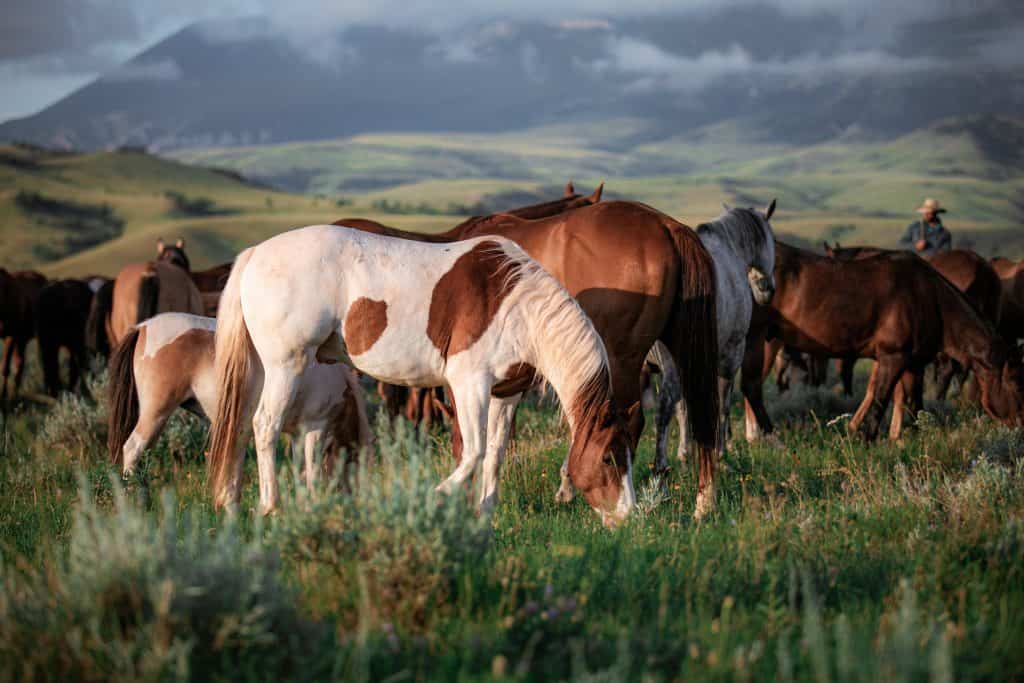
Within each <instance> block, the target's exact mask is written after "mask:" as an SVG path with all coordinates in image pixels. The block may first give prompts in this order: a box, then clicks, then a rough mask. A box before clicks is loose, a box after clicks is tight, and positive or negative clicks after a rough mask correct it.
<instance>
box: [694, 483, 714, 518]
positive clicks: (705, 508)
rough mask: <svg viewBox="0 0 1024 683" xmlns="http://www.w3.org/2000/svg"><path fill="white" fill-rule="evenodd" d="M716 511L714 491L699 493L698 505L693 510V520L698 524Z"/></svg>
mask: <svg viewBox="0 0 1024 683" xmlns="http://www.w3.org/2000/svg"><path fill="white" fill-rule="evenodd" d="M714 509H715V494H714V489H711V490H704V491H700V492H698V493H697V505H696V507H695V508H694V510H693V519H694V520H695V521H697V522H700V521H702V520H703V519H705V518H706V517H708V516H709V515H710V514H711V513H712V512H713V511H714Z"/></svg>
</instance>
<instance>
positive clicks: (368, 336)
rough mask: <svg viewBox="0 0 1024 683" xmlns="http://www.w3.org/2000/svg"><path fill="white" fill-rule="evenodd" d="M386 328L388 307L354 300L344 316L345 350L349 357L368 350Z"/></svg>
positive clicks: (360, 298)
mask: <svg viewBox="0 0 1024 683" xmlns="http://www.w3.org/2000/svg"><path fill="white" fill-rule="evenodd" d="M387 326H388V305H387V304H386V303H385V302H383V301H375V300H373V299H367V298H366V297H365V296H363V297H359V298H358V299H356V300H355V301H354V302H353V303H352V305H351V306H350V307H349V309H348V313H347V314H346V315H345V326H344V328H343V334H344V336H345V348H346V349H347V350H348V352H349V355H352V356H358V355H359V354H361V353H366V352H367V351H369V350H370V347H372V346H373V345H374V344H376V343H377V340H378V339H380V336H381V335H382V334H384V330H385V329H386V328H387Z"/></svg>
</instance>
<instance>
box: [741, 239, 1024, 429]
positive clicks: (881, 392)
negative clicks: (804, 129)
mask: <svg viewBox="0 0 1024 683" xmlns="http://www.w3.org/2000/svg"><path fill="white" fill-rule="evenodd" d="M775 281H776V291H775V297H774V298H773V299H772V303H771V305H770V306H767V307H762V309H761V310H760V311H759V315H757V316H755V318H756V321H757V322H756V326H755V325H753V324H752V327H751V329H752V334H754V335H756V337H759V338H760V339H761V340H763V339H766V338H775V339H780V340H781V341H782V342H783V343H785V344H789V345H791V346H794V347H796V348H798V349H801V350H805V351H809V352H812V353H817V354H824V355H828V356H830V357H838V358H841V357H845V356H857V357H858V358H873V359H875V361H876V363H875V367H874V370H873V371H872V373H871V380H870V383H869V385H868V390H867V393H866V395H865V397H864V400H863V402H862V403H861V405H860V408H859V409H858V410H857V413H856V414H855V415H854V417H853V419H852V420H851V422H850V424H849V428H850V430H851V431H861V432H862V434H863V435H864V436H865V437H867V438H869V439H871V438H874V437H875V436H876V435H877V433H878V427H879V423H880V422H881V419H882V414H883V412H884V410H885V408H886V406H887V405H888V403H889V400H890V398H891V397H892V394H893V391H894V388H895V386H896V383H897V382H900V381H901V380H902V381H904V382H905V383H907V384H909V385H911V386H908V387H907V389H906V391H907V393H908V396H910V397H911V399H912V400H916V398H917V396H918V395H919V388H918V389H917V391H915V387H913V386H912V384H913V381H914V379H915V377H919V376H920V373H921V372H922V371H923V369H924V367H925V365H927V364H928V363H929V362H931V361H932V360H933V359H934V358H935V356H936V355H937V354H939V353H945V354H947V355H949V356H950V357H952V358H953V359H955V360H956V361H958V362H959V363H961V364H962V365H963V366H964V367H967V368H969V369H971V370H973V371H974V372H975V374H976V375H977V377H978V379H979V382H980V384H981V390H982V397H981V403H982V407H983V408H984V409H985V411H986V412H988V413H989V415H991V416H992V417H994V418H996V419H998V420H1000V421H1002V422H1005V423H1009V424H1017V423H1019V422H1020V420H1021V417H1022V408H1024V393H1022V392H1024V383H1022V381H1024V378H1022V375H1021V368H1020V361H1019V358H1018V357H1017V356H1016V355H1015V354H1010V352H1009V351H1010V350H1009V348H1008V346H1007V344H1006V343H1005V341H1004V340H1003V339H1002V338H1001V337H999V336H998V335H997V334H996V333H995V328H994V327H993V326H992V323H991V322H989V321H988V320H986V319H985V318H984V317H983V316H982V315H981V314H980V313H979V312H978V311H977V310H976V309H975V307H974V306H973V305H972V304H971V303H970V302H969V301H968V300H967V298H966V297H965V296H964V295H963V293H961V292H960V291H959V290H958V289H957V288H956V287H954V286H953V285H952V284H951V283H950V282H949V281H948V280H947V279H946V278H945V277H943V276H942V275H940V274H939V273H938V272H937V271H936V270H935V269H934V268H932V267H930V266H929V265H928V264H927V263H926V262H925V261H923V260H922V259H919V258H918V257H917V256H915V255H913V254H910V253H892V254H878V255H875V256H869V257H865V258H863V259H858V260H853V261H840V260H837V259H833V258H829V257H824V256H818V255H817V254H813V253H811V252H808V251H804V250H802V249H797V248H795V247H791V246H789V245H787V244H784V243H782V242H777V243H776V250H775ZM748 348H751V349H752V351H753V352H752V353H750V354H748V358H747V359H745V360H744V371H743V393H744V396H745V397H746V398H747V401H748V405H747V408H748V412H747V415H748V435H750V434H751V433H752V432H755V429H753V428H752V426H751V425H750V424H749V422H750V420H751V419H752V418H753V419H756V421H757V427H759V428H760V429H762V430H764V431H770V430H771V421H770V419H769V418H768V414H767V411H766V410H765V408H764V403H763V400H762V399H761V396H760V386H761V382H762V378H763V371H764V357H763V351H762V349H763V346H761V345H758V344H751V345H748ZM902 408H903V406H902V405H898V406H897V414H896V415H894V416H893V421H894V428H895V429H896V431H898V427H899V425H900V424H901V422H902ZM890 433H892V432H890Z"/></svg>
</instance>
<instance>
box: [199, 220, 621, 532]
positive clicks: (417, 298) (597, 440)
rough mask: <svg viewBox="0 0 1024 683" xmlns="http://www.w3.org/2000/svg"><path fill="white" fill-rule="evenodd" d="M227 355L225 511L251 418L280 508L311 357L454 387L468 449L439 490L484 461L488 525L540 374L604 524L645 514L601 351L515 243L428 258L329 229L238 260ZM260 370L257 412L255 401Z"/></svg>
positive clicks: (269, 244)
mask: <svg viewBox="0 0 1024 683" xmlns="http://www.w3.org/2000/svg"><path fill="white" fill-rule="evenodd" d="M215 357H216V364H217V384H218V385H219V386H221V387H222V388H223V391H222V393H221V396H220V400H219V401H218V403H217V411H216V417H215V418H214V420H213V431H212V435H211V445H210V460H209V463H210V472H211V484H212V487H213V490H214V493H215V504H216V505H217V506H218V507H220V506H224V505H228V506H229V507H230V508H234V507H235V506H236V505H237V501H238V497H239V478H240V468H239V465H240V463H241V461H242V451H241V449H240V448H239V445H240V444H241V443H242V441H241V440H240V439H239V438H238V437H239V432H240V431H241V430H242V427H243V423H244V422H246V421H247V420H248V418H249V417H250V416H251V415H254V417H253V419H252V425H253V428H254V431H255V437H256V450H257V454H258V464H259V471H260V503H261V510H262V511H263V512H268V511H270V510H271V509H273V508H274V506H275V505H276V504H277V501H278V492H277V481H276V477H275V473H274V444H275V443H276V441H277V436H278V433H279V432H280V430H281V426H282V424H283V420H284V418H285V416H286V415H287V414H288V410H289V407H290V406H291V404H292V403H293V402H294V400H295V396H296V392H297V388H298V382H299V377H300V376H301V373H302V370H303V369H304V368H305V367H306V365H307V364H308V363H310V362H312V360H313V359H317V360H320V361H323V362H330V361H346V362H349V361H350V362H351V364H352V365H353V366H354V367H356V368H358V369H359V370H361V371H362V372H364V373H366V374H368V375H370V376H372V377H376V378H377V379H380V380H383V381H385V382H389V383H391V384H405V385H410V386H427V387H432V386H443V385H447V386H449V387H451V390H452V393H453V395H454V397H455V404H456V406H457V407H458V411H459V416H460V419H461V421H462V429H463V436H464V439H465V444H464V445H465V450H464V456H463V458H462V461H461V462H460V463H459V465H458V466H457V467H456V468H455V471H454V472H452V474H451V475H450V476H449V477H448V478H447V479H445V480H444V482H442V483H441V484H440V486H439V489H440V490H442V491H445V492H451V491H453V490H454V489H455V488H457V487H458V486H461V485H462V484H463V483H464V482H466V480H467V479H469V477H470V476H471V475H472V474H473V472H474V470H475V469H476V467H477V465H478V463H479V462H480V461H481V459H482V460H483V480H482V487H481V489H482V490H481V494H480V499H479V501H480V508H481V510H482V511H487V510H490V509H492V508H493V507H494V505H495V503H496V502H497V495H498V473H499V470H500V467H501V462H502V459H503V457H504V453H505V449H506V446H507V441H508V434H509V428H510V426H511V421H512V410H511V409H512V408H513V407H514V405H515V404H514V402H511V401H509V400H508V399H507V398H503V397H508V396H509V395H510V393H511V392H515V391H517V389H516V388H517V387H518V385H519V384H520V383H522V382H524V381H526V382H529V381H532V379H533V377H534V375H535V374H540V375H541V376H543V377H544V378H546V379H547V381H548V382H549V383H550V384H551V386H552V387H553V388H554V390H555V392H556V393H557V394H558V396H559V399H560V401H561V404H562V407H563V409H564V411H565V413H566V416H567V418H568V422H569V427H570V429H571V431H572V446H571V456H570V463H569V466H570V469H571V472H572V476H573V480H574V481H575V482H576V483H577V485H578V486H579V487H580V489H581V491H582V492H583V495H584V496H585V497H586V499H587V500H588V502H589V503H590V504H591V505H592V506H593V507H594V509H595V510H597V511H598V512H599V513H600V514H601V516H602V519H603V520H604V522H605V523H606V524H614V523H616V522H618V521H619V520H621V519H623V518H624V517H625V516H626V515H628V514H629V512H630V510H631V509H632V507H633V505H634V503H635V496H634V493H633V484H632V453H631V447H630V440H629V435H628V432H627V430H626V424H625V420H624V419H623V417H621V416H620V414H619V413H618V412H617V411H616V408H615V404H614V403H613V401H612V384H611V374H610V372H609V365H608V356H607V354H606V352H605V348H604V344H603V343H602V341H601V337H600V336H599V335H598V334H597V332H596V331H595V330H594V326H593V325H592V324H591V322H590V320H589V319H588V318H587V316H586V314H584V312H583V311H582V310H581V309H580V307H579V305H578V304H577V303H576V302H575V300H574V299H573V298H572V297H571V296H570V295H569V293H568V292H566V291H565V289H564V288H563V287H562V286H561V285H560V284H559V283H558V281H557V280H555V279H554V278H553V277H551V276H550V275H549V274H548V273H547V272H545V271H544V269H543V268H541V267H540V266H539V265H538V264H537V263H536V262H535V261H533V260H532V259H531V258H530V257H529V256H527V255H526V253H525V252H524V251H523V250H522V249H520V248H519V247H518V246H517V245H516V244H514V243H513V242H511V241H509V240H506V239H502V238H497V237H489V238H483V239H475V240H467V241H463V242H458V243H452V244H435V245H428V244H421V243H414V242H410V241H408V240H402V239H394V238H388V237H381V236H379V235H371V234H367V233H365V232H360V231H357V230H352V229H349V228H343V227H338V226H326V225H323V226H311V227H307V228H301V229H298V230H292V231H291V232H286V233H283V234H280V235H277V236H276V237H273V238H271V239H269V240H267V241H266V242H263V243H262V244H259V245H257V246H255V247H252V248H250V249H247V250H246V251H244V252H242V253H241V254H240V255H239V257H238V259H237V260H236V261H235V267H234V268H233V269H232V271H231V277H230V278H228V286H227V289H225V290H224V294H223V295H222V297H221V305H220V310H219V311H218V325H217V335H216V353H215ZM261 369H262V373H263V375H264V377H265V379H264V382H263V390H262V393H261V394H260V395H259V402H258V406H256V407H255V410H253V400H252V399H253V398H255V396H254V395H250V393H253V394H254V393H255V392H250V391H249V390H248V387H250V386H251V382H252V379H253V377H254V376H255V375H257V374H259V372H260V370H261ZM492 394H493V397H492ZM633 409H634V410H635V409H636V406H634V408H633ZM485 451H486V455H485Z"/></svg>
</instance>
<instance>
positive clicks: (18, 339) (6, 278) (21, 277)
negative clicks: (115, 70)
mask: <svg viewBox="0 0 1024 683" xmlns="http://www.w3.org/2000/svg"><path fill="white" fill-rule="evenodd" d="M45 285H46V278H45V277H44V276H43V275H41V274H40V273H37V272H35V271H32V270H19V271H15V272H13V273H10V272H8V271H6V270H4V269H3V268H0V341H3V345H4V355H3V377H2V378H0V382H2V384H0V404H6V402H7V378H8V377H9V376H10V372H11V365H12V364H13V366H14V386H13V387H12V388H11V394H10V395H11V398H14V397H15V396H17V394H18V389H19V388H20V387H21V377H22V373H23V372H24V370H25V347H26V346H28V343H29V341H31V339H32V337H34V336H35V334H36V325H35V310H36V300H37V299H38V297H39V292H40V291H41V290H42V289H43V287H44V286H45Z"/></svg>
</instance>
